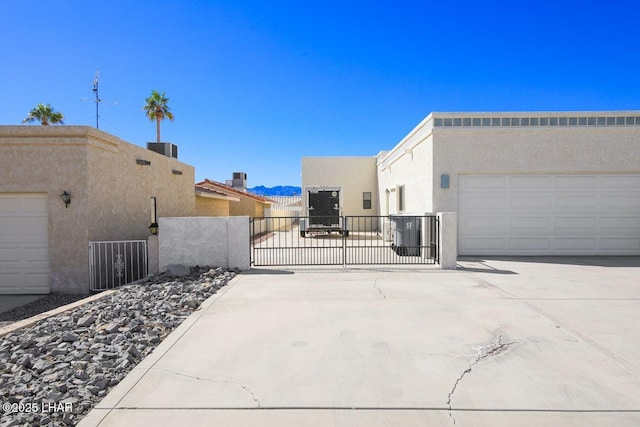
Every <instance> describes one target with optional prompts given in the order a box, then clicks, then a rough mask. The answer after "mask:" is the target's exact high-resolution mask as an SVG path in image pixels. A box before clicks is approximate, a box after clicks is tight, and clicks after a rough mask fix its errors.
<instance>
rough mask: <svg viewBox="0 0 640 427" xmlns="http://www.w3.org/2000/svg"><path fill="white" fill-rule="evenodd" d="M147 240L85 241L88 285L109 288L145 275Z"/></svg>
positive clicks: (102, 288) (94, 287)
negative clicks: (87, 259)
mask: <svg viewBox="0 0 640 427" xmlns="http://www.w3.org/2000/svg"><path fill="white" fill-rule="evenodd" d="M147 268H148V264H147V241H146V240H122V241H112V242H89V288H90V289H91V290H92V291H104V290H107V289H113V288H116V287H118V286H121V285H125V284H127V283H131V282H134V281H136V280H140V279H143V278H144V277H146V276H147Z"/></svg>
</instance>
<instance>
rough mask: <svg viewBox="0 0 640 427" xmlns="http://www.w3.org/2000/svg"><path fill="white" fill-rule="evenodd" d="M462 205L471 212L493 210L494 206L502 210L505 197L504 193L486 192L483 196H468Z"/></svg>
mask: <svg viewBox="0 0 640 427" xmlns="http://www.w3.org/2000/svg"><path fill="white" fill-rule="evenodd" d="M464 205H465V206H464V208H465V209H469V210H471V211H473V212H494V211H495V210H496V207H499V208H500V209H501V210H504V208H505V206H506V198H505V196H504V194H487V195H486V196H485V197H469V198H468V199H467V200H465V201H464Z"/></svg>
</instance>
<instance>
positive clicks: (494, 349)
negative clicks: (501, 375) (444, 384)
mask: <svg viewBox="0 0 640 427" xmlns="http://www.w3.org/2000/svg"><path fill="white" fill-rule="evenodd" d="M515 343H516V341H511V342H502V335H499V336H498V339H497V340H496V342H494V343H491V344H489V345H486V346H482V347H478V348H477V349H476V350H477V352H476V354H475V360H474V361H473V362H471V364H470V365H469V366H468V367H467V368H466V369H465V370H464V371H462V373H461V374H460V376H459V377H458V379H456V382H455V383H454V384H453V387H452V388H451V391H450V392H449V395H448V396H447V408H448V409H449V417H451V420H452V421H453V424H454V425H455V424H456V419H455V417H454V416H453V408H452V403H451V401H452V400H453V395H454V393H455V392H456V389H457V388H458V384H460V382H461V381H462V380H463V378H464V377H465V376H466V375H467V374H469V373H470V372H471V371H472V370H473V368H474V366H476V365H477V364H478V363H480V362H482V361H483V360H486V359H488V358H490V357H495V356H499V355H501V354H504V353H506V352H507V351H508V350H509V346H511V345H513V344H515Z"/></svg>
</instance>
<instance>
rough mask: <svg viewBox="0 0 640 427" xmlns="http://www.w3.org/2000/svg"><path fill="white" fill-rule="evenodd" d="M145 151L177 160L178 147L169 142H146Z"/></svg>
mask: <svg viewBox="0 0 640 427" xmlns="http://www.w3.org/2000/svg"><path fill="white" fill-rule="evenodd" d="M147 149H148V150H151V151H154V152H156V153H158V154H162V155H163V156H167V157H173V158H174V159H177V158H178V146H177V145H174V144H172V143H170V142H147Z"/></svg>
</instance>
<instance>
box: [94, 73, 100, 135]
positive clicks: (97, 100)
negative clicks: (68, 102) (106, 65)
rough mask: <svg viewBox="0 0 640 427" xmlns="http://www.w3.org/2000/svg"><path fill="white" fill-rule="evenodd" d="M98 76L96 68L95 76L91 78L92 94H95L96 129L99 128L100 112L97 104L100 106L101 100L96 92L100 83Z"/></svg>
mask: <svg viewBox="0 0 640 427" xmlns="http://www.w3.org/2000/svg"><path fill="white" fill-rule="evenodd" d="M99 76H100V70H96V78H95V79H94V80H93V94H94V95H95V96H96V129H100V126H99V119H100V114H99V108H98V107H99V106H100V101H102V100H101V99H100V95H99V94H98V84H99V83H100V82H99V81H98V77H99Z"/></svg>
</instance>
